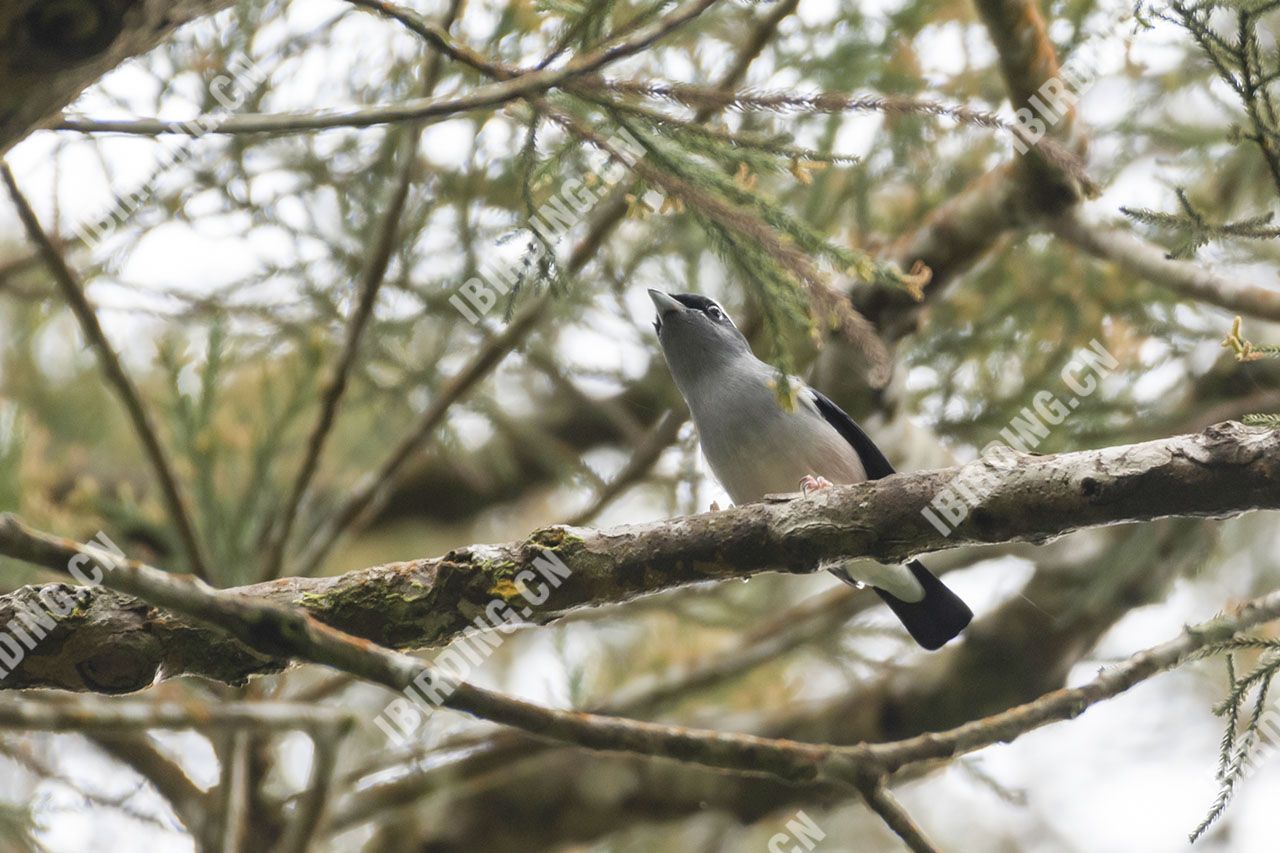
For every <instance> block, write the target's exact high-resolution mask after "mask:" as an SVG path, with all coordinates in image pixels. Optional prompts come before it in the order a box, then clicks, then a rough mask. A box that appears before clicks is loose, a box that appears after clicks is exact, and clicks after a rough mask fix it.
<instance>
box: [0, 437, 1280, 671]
mask: <svg viewBox="0 0 1280 853" xmlns="http://www.w3.org/2000/svg"><path fill="white" fill-rule="evenodd" d="M985 464H986V463H983V462H975V463H973V465H985ZM960 471H961V469H956V468H949V469H942V470H938V471H927V472H918V473H912V474H898V475H895V476H892V477H888V478H886V479H884V480H878V481H875V482H873V483H865V484H862V485H857V486H845V487H839V488H836V489H832V490H829V491H824V492H823V493H822V494H821V495H816V496H813V497H810V498H809V499H806V500H798V499H796V498H795V496H790V497H787V498H783V499H780V500H776V501H773V502H766V503H760V504H753V505H749V506H743V507H735V508H732V509H728V510H722V511H720V512H714V513H708V514H704V515H699V516H692V517H688V518H677V519H672V520H669V521H660V522H653V523H649V524H644V525H634V526H627V527H622V528H615V529H611V530H591V529H585V528H569V527H551V528H545V529H542V530H538V531H535V532H534V533H532V534H530V535H529V536H528V537H526V538H525V539H523V540H521V541H518V542H511V543H507V544H505V545H473V546H468V547H465V548H460V549H457V550H455V551H452V552H450V553H448V554H446V555H444V556H443V557H438V558H433V559H421V560H414V561H410V562H404V563H393V564H389V565H385V566H376V567H373V568H369V569H362V570H359V571H355V572H350V573H347V574H345V575H341V576H338V577H333V578H285V579H281V580H278V581H273V582H270V583H266V584H258V585H255V586H250V587H241V588H238V589H236V590H235V591H234V592H235V595H236V596H237V598H243V599H246V600H248V599H249V598H250V597H252V598H253V599H254V600H261V601H264V602H267V603H271V604H273V605H285V604H291V605H298V606H300V607H301V608H303V609H304V610H305V611H306V612H307V613H309V614H311V615H312V616H314V617H315V618H317V619H319V620H321V621H322V622H324V623H326V624H328V625H331V626H334V627H336V628H339V629H341V630H343V631H345V632H348V633H352V634H356V635H358V636H361V637H364V638H366V639H369V640H372V641H374V642H377V643H379V644H382V645H387V646H394V647H400V648H408V647H420V646H425V645H435V644H441V643H444V642H447V641H449V640H451V639H453V638H455V637H457V636H459V635H461V634H462V633H463V632H466V631H468V630H472V629H473V628H474V621H475V620H476V618H477V617H479V616H480V615H482V614H483V613H484V609H485V606H486V605H487V604H488V603H489V602H491V601H493V600H494V599H495V597H497V596H498V595H499V593H500V592H501V591H502V590H510V589H512V581H513V579H515V578H517V577H519V576H520V574H521V572H526V571H533V572H535V573H536V572H537V566H538V561H539V560H542V559H545V558H544V557H543V555H544V554H545V553H547V552H550V553H552V554H554V555H555V556H556V557H557V558H558V559H560V560H562V561H563V562H564V564H565V565H566V566H568V567H569V568H570V570H571V574H570V576H569V577H568V578H567V579H565V580H564V582H563V584H562V585H561V586H560V587H559V588H557V589H555V590H554V593H553V594H551V595H549V596H547V597H546V601H544V602H542V603H540V604H529V605H528V608H529V612H528V615H527V617H526V618H527V619H528V620H529V621H531V622H535V623H546V622H551V621H554V620H556V619H558V618H560V617H562V616H564V615H565V614H566V613H568V612H569V611H570V610H572V609H574V608H578V607H582V606H589V605H599V604H605V603H613V602H620V601H626V600H628V599H630V598H633V597H635V596H638V595H642V594H646V593H651V592H657V591H660V590H663V589H671V588H674V587H678V586H683V585H686V584H691V583H701V582H705V581H710V580H723V579H728V578H742V577H747V576H750V575H752V574H756V573H759V572H763V571H785V572H792V573H802V572H812V571H817V570H818V569H820V568H822V567H823V566H824V565H826V564H827V563H828V562H829V561H831V560H834V559H841V558H850V557H870V558H874V559H877V560H881V561H886V562H890V561H899V560H902V559H904V558H906V557H908V556H911V555H914V554H919V553H922V552H925V551H930V550H940V549H949V548H955V547H960V546H963V545H971V544H979V543H992V542H1006V541H1015V540H1018V541H1032V542H1037V543H1042V542H1045V541H1047V540H1049V539H1051V538H1054V537H1056V536H1060V535H1062V534H1064V533H1068V532H1070V531H1073V530H1078V529H1081V528H1085V527H1094V526H1101V525H1110V524H1118V523H1124V522H1135V521H1148V520H1151V519H1155V518H1160V517H1164V516H1200V517H1216V518H1221V517H1226V516H1230V515H1235V514H1239V513H1243V512H1247V511H1250V510H1257V509H1276V508H1280V431H1264V430H1251V429H1248V428H1245V427H1242V426H1240V425H1239V424H1233V423H1227V424H1221V425H1218V426H1215V427H1211V428H1210V429H1208V430H1206V431H1205V432H1203V433H1200V434H1197V435H1188V436H1177V437H1174V438H1168V439H1161V440H1158V441H1151V442H1145V443H1142V444H1134V445H1129V446H1125V447H1114V448H1107V449H1104V450H1095V451H1081V452H1076V453H1064V454H1059V455H1055V456H1023V457H1020V459H1019V464H1018V465H1017V466H1015V467H1014V468H1012V469H1010V470H1009V471H1008V473H1007V474H1005V475H1004V476H1003V479H1000V480H999V481H998V482H997V483H995V484H994V486H993V487H992V490H991V491H990V494H989V495H988V497H987V498H986V500H985V501H983V503H982V505H981V506H979V507H977V508H976V509H974V510H973V511H972V512H970V514H969V517H968V518H967V519H966V520H965V521H964V522H962V523H961V524H960V525H959V527H958V528H957V529H955V530H954V531H953V532H952V533H951V535H950V536H945V535H943V534H942V533H941V532H940V531H939V530H938V529H937V528H935V527H934V526H933V525H932V524H931V523H930V522H929V521H927V520H926V519H925V517H924V516H923V515H922V514H921V510H922V509H924V508H925V507H927V506H929V503H930V501H931V500H932V499H933V498H934V496H935V495H937V494H938V493H939V492H940V491H941V490H943V489H944V488H946V487H947V486H948V484H949V483H951V482H952V480H953V479H954V478H955V477H956V476H957V475H958V474H959V473H960ZM60 543H61V545H60V548H58V549H53V550H50V549H49V548H48V547H43V546H39V545H38V544H37V541H36V540H33V539H31V538H30V537H29V535H28V534H26V533H25V532H24V528H23V527H22V526H21V525H20V524H19V523H18V522H17V521H16V519H13V518H11V517H9V518H8V519H7V520H5V521H4V522H3V523H0V554H6V555H8V556H12V557H16V558H19V559H25V560H28V561H29V562H36V563H38V564H40V565H45V566H47V567H48V568H52V569H54V570H57V571H66V561H67V559H68V555H69V554H74V550H68V549H72V547H73V546H72V545H71V544H70V543H68V542H66V540H60ZM114 577H116V574H115V573H112V574H110V575H109V576H108V577H107V580H108V581H111V580H112V579H113V578H114ZM165 578H166V579H171V578H172V576H170V575H167V574H166V575H165ZM52 586H53V587H57V586H58V585H52ZM112 586H115V587H116V589H117V590H124V591H126V592H131V591H132V590H128V589H125V588H124V587H122V586H120V585H119V584H114V583H113V584H112ZM46 589H47V587H46ZM62 589H63V594H66V591H67V590H66V588H65V587H63V588H62ZM70 591H72V592H74V593H75V595H76V596H77V603H78V606H77V608H76V609H75V611H74V612H73V613H71V614H70V615H68V616H67V617H65V618H64V619H62V620H60V621H59V622H58V623H57V625H56V626H55V627H54V628H53V630H52V631H51V635H55V636H57V637H58V640H59V641H58V642H56V643H55V642H49V643H46V644H43V645H40V646H38V647H37V648H36V649H35V650H33V651H32V652H30V653H29V654H28V655H27V657H26V658H25V659H24V660H23V661H22V663H21V664H20V665H18V666H17V667H16V668H15V669H14V670H13V672H11V673H10V674H9V675H8V676H7V677H6V678H5V680H4V682H3V686H4V687H8V688H18V687H33V686H50V687H58V688H62V689H69V690H94V691H100V692H125V691H129V690H137V689H141V688H142V687H145V686H147V685H149V684H151V683H152V681H153V680H154V678H155V677H156V675H157V673H159V674H161V675H162V676H164V677H172V676H174V675H179V674H184V673H186V674H195V675H202V676H205V677H207V678H213V679H216V680H221V681H227V682H240V681H243V680H244V679H245V678H247V677H248V676H250V675H253V674H260V673H266V672H274V671H278V670H280V669H282V668H283V667H284V666H285V665H286V664H287V658H288V655H286V654H274V655H267V656H264V655H263V654H262V653H261V651H260V644H259V645H258V646H255V645H254V644H252V643H249V644H246V643H244V642H243V639H242V642H240V643H237V642H235V640H233V639H232V638H230V637H227V636H226V635H225V634H224V633H222V632H220V631H216V630H209V629H207V628H203V627H201V626H200V625H199V624H193V623H192V622H190V621H188V620H183V619H179V618H176V617H175V616H173V615H171V614H167V613H164V612H163V611H161V610H157V609H156V608H155V607H153V606H150V605H148V604H146V603H143V602H139V601H136V600H132V599H129V598H128V597H127V596H121V595H120V594H119V593H118V592H112V591H110V590H106V589H102V588H89V589H72V590H70ZM39 592H41V590H39V589H37V588H32V587H27V588H24V589H22V590H18V591H17V592H14V593H12V594H10V595H7V596H0V624H6V623H7V621H8V619H10V618H13V616H14V611H15V608H16V607H17V606H19V605H22V606H26V607H39V606H40V604H39V602H38V601H36V596H37V594H38V593H39ZM516 594H517V595H518V593H516ZM148 600H149V601H150V602H151V605H159V606H161V607H163V606H165V605H164V603H163V602H161V601H157V600H155V599H148ZM517 603H518V604H521V605H523V604H524V602H517ZM522 609H523V607H522Z"/></svg>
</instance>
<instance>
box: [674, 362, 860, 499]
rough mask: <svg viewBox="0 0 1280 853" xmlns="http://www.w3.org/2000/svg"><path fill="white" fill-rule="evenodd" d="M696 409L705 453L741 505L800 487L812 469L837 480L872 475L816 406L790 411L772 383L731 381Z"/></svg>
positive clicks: (815, 473) (799, 405)
mask: <svg viewBox="0 0 1280 853" xmlns="http://www.w3.org/2000/svg"><path fill="white" fill-rule="evenodd" d="M703 401H704V404H703V405H701V406H699V407H697V408H696V409H694V410H693V416H694V421H695V423H696V425H697V427H698V434H699V439H700V441H701V443H702V451H703V454H704V455H705V456H706V458H707V463H708V464H709V465H710V466H711V470H712V472H713V473H714V474H715V475H716V479H717V480H719V481H720V484H721V485H723V486H724V488H725V491H727V492H728V493H729V496H730V497H731V498H733V502H734V503H737V504H743V503H751V502H753V501H758V500H760V499H761V498H763V497H764V496H765V495H767V494H777V493H783V492H794V491H796V490H797V489H798V488H799V482H800V479H801V478H803V477H804V476H806V475H809V474H812V475H813V476H817V477H825V478H826V479H828V480H830V481H831V482H833V483H860V482H862V481H863V480H865V479H866V478H867V476H866V472H865V470H864V469H863V466H862V463H861V461H860V460H859V459H858V455H857V452H856V451H854V449H853V447H852V446H851V445H850V444H849V443H848V442H847V441H845V440H844V438H843V437H842V436H841V435H840V433H838V432H836V430H835V428H834V427H832V426H831V425H830V424H829V423H827V422H826V420H825V419H824V418H823V417H822V415H821V414H819V413H818V412H817V410H816V409H813V408H811V407H808V406H806V405H804V403H803V402H801V403H797V405H796V406H795V408H794V409H793V410H791V411H787V410H785V409H783V408H782V406H781V404H780V403H779V401H778V399H777V396H776V394H775V393H774V391H773V390H772V389H771V388H769V387H767V386H763V385H762V386H760V387H759V388H753V387H750V385H742V384H740V385H738V386H736V387H735V386H726V387H725V388H723V389H722V392H721V393H716V394H710V395H706V396H705V397H704V398H703Z"/></svg>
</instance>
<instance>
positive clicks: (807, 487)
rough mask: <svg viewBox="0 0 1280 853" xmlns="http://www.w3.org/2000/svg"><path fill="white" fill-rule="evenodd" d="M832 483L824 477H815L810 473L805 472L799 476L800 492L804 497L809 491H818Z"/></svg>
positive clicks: (830, 485) (807, 495) (827, 487)
mask: <svg viewBox="0 0 1280 853" xmlns="http://www.w3.org/2000/svg"><path fill="white" fill-rule="evenodd" d="M833 485H834V484H833V483H832V482H831V481H830V480H828V479H827V478H826V477H815V476H813V475H812V474H805V475H804V476H803V477H801V478H800V493H801V494H803V495H804V496H805V497H806V498H807V497H809V492H820V491H822V490H823V489H829V488H831V487H832V486H833Z"/></svg>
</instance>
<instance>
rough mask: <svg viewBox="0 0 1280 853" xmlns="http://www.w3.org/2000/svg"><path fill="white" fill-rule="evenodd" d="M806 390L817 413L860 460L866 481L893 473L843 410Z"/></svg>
mask: <svg viewBox="0 0 1280 853" xmlns="http://www.w3.org/2000/svg"><path fill="white" fill-rule="evenodd" d="M808 390H809V393H810V394H812V395H813V402H814V405H816V406H817V407H818V413H819V414H820V415H822V417H823V418H824V419H825V420H826V422H827V423H829V424H831V426H833V427H835V430H836V432H838V433H840V435H841V436H843V437H844V440H845V441H847V442H849V444H850V445H852V446H853V449H854V452H856V453H857V454H858V458H859V459H861V460H862V467H863V469H865V470H866V472H867V479H868V480H879V479H880V478H881V477H888V476H889V475H890V474H892V473H894V471H893V466H892V465H890V464H889V460H888V459H885V458H884V454H883V453H881V452H880V448H878V447H876V443H875V442H874V441H872V440H871V438H870V437H869V436H868V435H867V434H866V433H865V432H863V431H862V427H860V426H858V424H857V423H856V422H855V421H854V420H853V418H851V417H849V416H848V415H847V414H846V413H845V411H844V409H842V408H840V407H839V406H837V405H836V404H835V403H833V402H831V400H830V399H829V398H828V397H827V396H826V395H824V394H823V393H822V392H821V391H815V390H814V389H812V388H810V389H808Z"/></svg>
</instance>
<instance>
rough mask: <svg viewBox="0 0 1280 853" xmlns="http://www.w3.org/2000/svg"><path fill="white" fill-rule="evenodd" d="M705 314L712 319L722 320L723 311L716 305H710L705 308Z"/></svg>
mask: <svg viewBox="0 0 1280 853" xmlns="http://www.w3.org/2000/svg"><path fill="white" fill-rule="evenodd" d="M707 316H708V317H710V318H711V319H712V320H723V319H724V312H723V311H721V310H720V309H719V308H717V307H716V306H714V305H712V306H711V307H710V308H708V309H707Z"/></svg>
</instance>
